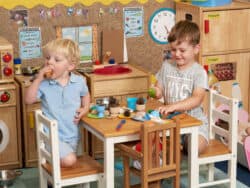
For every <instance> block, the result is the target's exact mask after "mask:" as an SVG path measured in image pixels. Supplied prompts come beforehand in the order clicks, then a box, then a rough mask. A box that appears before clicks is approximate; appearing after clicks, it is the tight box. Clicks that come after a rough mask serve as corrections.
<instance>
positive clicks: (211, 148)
mask: <svg viewBox="0 0 250 188" xmlns="http://www.w3.org/2000/svg"><path fill="white" fill-rule="evenodd" d="M228 153H231V151H230V150H229V149H228V147H227V146H225V145H224V144H223V143H222V142H220V141H219V140H216V139H213V140H209V144H208V147H207V148H206V150H205V151H204V152H203V153H202V154H200V156H199V157H200V158H204V157H210V156H216V155H223V154H228Z"/></svg>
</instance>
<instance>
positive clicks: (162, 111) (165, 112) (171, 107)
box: [159, 105, 176, 116]
mask: <svg viewBox="0 0 250 188" xmlns="http://www.w3.org/2000/svg"><path fill="white" fill-rule="evenodd" d="M174 111H176V109H175V106H174V105H166V106H161V107H159V112H160V114H162V115H164V116H167V115H168V114H169V113H171V112H174Z"/></svg>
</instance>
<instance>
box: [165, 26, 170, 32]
mask: <svg viewBox="0 0 250 188" xmlns="http://www.w3.org/2000/svg"><path fill="white" fill-rule="evenodd" d="M164 28H165V30H166V32H167V34H169V32H170V31H169V30H168V28H167V26H165V25H164Z"/></svg>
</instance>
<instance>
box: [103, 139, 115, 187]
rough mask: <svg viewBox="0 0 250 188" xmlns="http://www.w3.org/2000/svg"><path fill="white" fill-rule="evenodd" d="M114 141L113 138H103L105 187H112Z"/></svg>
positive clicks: (113, 179)
mask: <svg viewBox="0 0 250 188" xmlns="http://www.w3.org/2000/svg"><path fill="white" fill-rule="evenodd" d="M108 167H109V168H108ZM114 181H115V178H114V142H113V139H112V138H111V139H109V138H107V139H105V140H104V182H105V187H106V188H114Z"/></svg>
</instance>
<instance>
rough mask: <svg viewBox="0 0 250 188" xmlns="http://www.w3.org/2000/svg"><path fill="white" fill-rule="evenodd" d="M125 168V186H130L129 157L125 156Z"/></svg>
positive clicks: (126, 187)
mask: <svg viewBox="0 0 250 188" xmlns="http://www.w3.org/2000/svg"><path fill="white" fill-rule="evenodd" d="M123 168H124V178H123V181H124V188H129V187H130V173H129V157H127V156H123Z"/></svg>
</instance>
